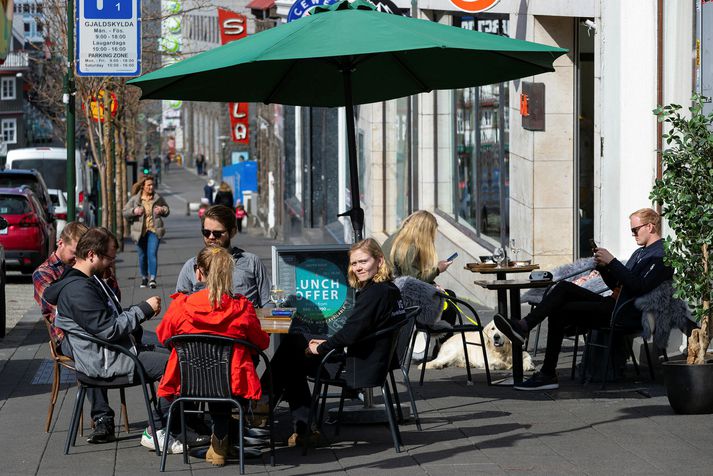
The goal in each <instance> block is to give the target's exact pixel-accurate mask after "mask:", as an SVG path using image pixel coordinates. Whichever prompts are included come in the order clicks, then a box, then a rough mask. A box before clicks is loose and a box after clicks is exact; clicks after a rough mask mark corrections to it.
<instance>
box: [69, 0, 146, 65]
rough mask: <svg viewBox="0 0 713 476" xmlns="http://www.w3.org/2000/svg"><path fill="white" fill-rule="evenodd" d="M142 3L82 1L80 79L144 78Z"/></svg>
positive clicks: (138, 0)
mask: <svg viewBox="0 0 713 476" xmlns="http://www.w3.org/2000/svg"><path fill="white" fill-rule="evenodd" d="M140 12H141V0H79V2H77V9H76V15H75V17H76V23H77V28H76V29H77V49H76V51H77V53H76V60H77V75H78V76H138V75H139V74H141V17H140Z"/></svg>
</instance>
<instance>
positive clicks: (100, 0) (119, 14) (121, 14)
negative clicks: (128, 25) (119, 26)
mask: <svg viewBox="0 0 713 476" xmlns="http://www.w3.org/2000/svg"><path fill="white" fill-rule="evenodd" d="M133 3H134V2H133V0H84V2H83V5H82V6H83V7H84V18H88V19H92V20H96V19H99V20H128V19H131V18H132V17H133V12H132V11H131V8H132V6H133Z"/></svg>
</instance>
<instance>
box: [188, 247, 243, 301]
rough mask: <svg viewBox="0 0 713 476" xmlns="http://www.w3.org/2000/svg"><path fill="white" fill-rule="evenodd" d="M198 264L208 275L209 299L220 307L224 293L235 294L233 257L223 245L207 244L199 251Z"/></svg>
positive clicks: (205, 274) (204, 273)
mask: <svg viewBox="0 0 713 476" xmlns="http://www.w3.org/2000/svg"><path fill="white" fill-rule="evenodd" d="M196 266H197V267H198V268H199V269H200V270H201V273H203V275H204V276H206V288H208V301H209V302H210V303H211V305H212V306H213V309H220V304H221V301H222V299H223V295H224V294H227V295H228V296H232V295H233V267H234V266H235V261H234V260H233V257H232V256H231V255H230V253H229V252H228V250H226V249H225V248H223V247H222V246H206V247H205V248H203V249H202V250H201V251H200V253H198V256H197V257H196Z"/></svg>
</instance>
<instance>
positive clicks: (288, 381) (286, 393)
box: [260, 334, 340, 412]
mask: <svg viewBox="0 0 713 476" xmlns="http://www.w3.org/2000/svg"><path fill="white" fill-rule="evenodd" d="M308 342H309V341H308V336H304V335H302V334H285V335H284V336H283V337H282V342H280V346H279V347H278V348H277V350H276V351H275V355H274V356H273V357H272V360H271V361H270V366H271V368H272V389H273V393H274V395H275V399H276V401H279V400H281V399H284V400H287V402H288V403H289V405H290V411H291V412H294V411H295V410H297V409H300V408H302V409H306V408H309V406H310V400H311V393H310V391H309V385H308V384H307V376H308V375H316V374H317V369H318V367H319V363H320V362H321V361H322V356H318V355H309V356H308V355H305V349H306V348H307V343H308ZM339 368H340V365H339V364H330V365H329V366H327V368H326V370H327V372H328V373H329V377H334V376H335V375H336V373H337V372H338V370H339ZM263 378H264V375H263ZM260 383H261V384H262V385H263V386H266V385H267V382H264V381H261V382H260Z"/></svg>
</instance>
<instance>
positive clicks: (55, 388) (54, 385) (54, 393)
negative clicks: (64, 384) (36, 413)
mask: <svg viewBox="0 0 713 476" xmlns="http://www.w3.org/2000/svg"><path fill="white" fill-rule="evenodd" d="M60 376H61V369H60V366H59V364H58V363H57V361H55V362H54V379H53V380H52V393H51V395H50V406H49V409H48V410H47V420H46V421H45V433H49V431H50V425H51V424H52V414H53V413H54V406H55V404H56V403H57V395H58V394H59V382H60Z"/></svg>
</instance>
